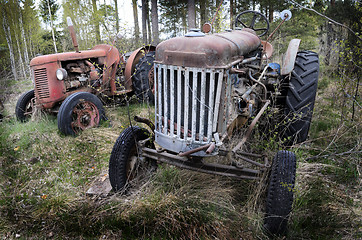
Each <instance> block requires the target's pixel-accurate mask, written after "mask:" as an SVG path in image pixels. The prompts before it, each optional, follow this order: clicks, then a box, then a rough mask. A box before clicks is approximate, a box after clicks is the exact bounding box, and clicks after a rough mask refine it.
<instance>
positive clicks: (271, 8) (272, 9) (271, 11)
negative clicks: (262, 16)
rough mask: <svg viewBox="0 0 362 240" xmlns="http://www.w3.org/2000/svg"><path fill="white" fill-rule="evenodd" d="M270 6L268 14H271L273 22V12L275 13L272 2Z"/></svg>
mask: <svg viewBox="0 0 362 240" xmlns="http://www.w3.org/2000/svg"><path fill="white" fill-rule="evenodd" d="M268 7H269V8H268V10H269V14H268V15H269V22H270V23H272V22H273V19H274V17H273V14H274V7H273V4H272V3H270V4H269V6H268Z"/></svg>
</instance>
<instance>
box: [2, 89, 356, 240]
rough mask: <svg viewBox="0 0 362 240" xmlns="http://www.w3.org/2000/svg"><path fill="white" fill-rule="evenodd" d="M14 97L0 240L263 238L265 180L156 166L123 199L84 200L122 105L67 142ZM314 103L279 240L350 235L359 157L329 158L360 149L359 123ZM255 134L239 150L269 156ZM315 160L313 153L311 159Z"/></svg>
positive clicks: (5, 138) (5, 142) (48, 119)
mask: <svg viewBox="0 0 362 240" xmlns="http://www.w3.org/2000/svg"><path fill="white" fill-rule="evenodd" d="M324 92H328V91H326V90H325V91H324ZM12 94H14V96H15V95H18V94H20V92H19V93H16V92H15V91H14V92H13V93H12ZM323 94H325V93H323ZM7 99H8V100H10V98H7ZM15 103H16V101H15V100H14V98H12V99H11V100H10V101H6V102H5V108H6V112H7V113H8V117H7V119H6V120H5V121H4V122H3V123H0V124H1V125H0V149H1V152H0V162H1V170H0V236H1V237H2V238H10V239H14V238H16V237H17V236H18V235H20V238H24V239H27V238H34V239H38V238H49V237H51V238H54V239H72V238H77V239H79V238H90V239H100V238H101V239H240V238H242V239H266V236H265V235H264V233H263V231H262V225H263V208H264V195H265V186H266V184H265V180H263V181H261V182H256V181H236V180H231V179H228V178H224V177H218V176H212V175H207V174H201V173H196V172H191V171H187V170H180V169H177V168H175V167H172V166H168V165H163V164H161V165H159V168H158V170H157V172H156V173H155V174H153V175H152V176H151V177H150V179H149V180H148V181H146V182H143V183H142V185H140V186H139V187H138V188H137V189H133V190H132V191H131V192H130V193H129V194H127V195H125V196H122V195H119V194H111V195H110V196H107V197H102V196H88V195H86V191H87V190H88V188H89V187H90V185H91V184H92V183H93V182H94V180H95V179H96V178H97V177H98V176H99V175H100V174H101V173H104V172H107V170H108V159H109V156H110V152H111V149H112V147H113V144H114V142H115V140H116V139H117V137H118V135H119V133H120V132H121V131H122V130H123V129H124V128H125V127H127V126H128V125H129V120H128V119H129V117H128V109H127V107H108V108H107V109H106V112H107V116H108V117H109V119H110V122H107V123H105V124H103V125H102V126H101V127H99V128H95V129H89V130H86V131H85V132H83V133H82V134H81V135H79V136H78V137H76V138H73V137H65V136H62V135H61V134H59V132H58V129H57V122H56V118H55V117H54V116H49V115H41V117H37V118H35V119H33V121H30V122H27V123H24V124H22V123H18V122H16V121H15V120H14V117H13V114H12V112H13V110H12V109H13V108H14V106H15ZM316 104H317V105H316V112H315V115H314V122H313V125H312V128H311V135H312V137H313V138H312V139H311V140H310V141H308V142H307V143H305V144H301V145H299V146H294V147H293V151H295V152H296V154H297V156H298V171H297V185H296V194H295V195H296V200H295V203H294V210H293V213H292V216H291V221H290V229H289V230H290V231H289V232H290V233H289V235H288V237H287V239H316V238H319V239H326V238H330V239H336V238H337V239H358V238H361V230H360V228H359V224H360V220H361V218H362V215H361V214H362V213H361V210H360V209H361V208H362V207H361V191H360V189H361V188H360V187H361V178H360V173H361V162H360V157H361V154H347V155H333V154H334V153H340V152H341V151H348V150H350V149H353V150H355V151H357V150H358V149H360V147H361V145H360V144H361V139H360V135H359V136H356V133H360V130H361V128H360V125H359V124H356V123H353V124H350V123H343V124H339V122H338V120H337V122H336V120H335V119H336V116H335V115H336V114H338V111H337V110H333V111H331V109H332V108H333V107H329V106H330V105H329V104H330V101H329V100H328V99H326V98H325V97H322V96H319V97H318V100H317V103H316ZM129 112H130V115H131V116H132V117H133V116H134V115H136V114H137V115H140V116H143V117H150V118H151V119H153V113H152V112H153V109H152V107H151V108H149V107H148V106H142V105H138V104H135V103H133V104H131V105H130V108H129ZM132 117H131V118H132ZM132 124H136V123H135V122H132ZM255 134H256V136H262V135H261V134H262V131H261V132H258V130H257V129H256V131H255ZM258 134H259V135H258ZM254 140H255V142H254V143H255V145H253V144H250V145H248V146H247V147H248V148H253V149H255V150H257V151H262V152H265V153H267V154H268V155H269V156H270V157H272V156H273V154H274V152H275V151H276V150H277V148H278V147H279V146H280V145H279V144H278V142H276V140H275V139H274V140H273V141H274V142H272V141H269V142H268V141H261V142H258V139H257V138H254ZM266 148H267V149H266ZM329 154H331V155H330V156H328V157H323V156H324V155H329ZM314 156H321V157H320V158H312V159H309V158H311V157H314ZM220 161H221V160H220ZM17 234H18V235H17ZM335 236H338V237H335Z"/></svg>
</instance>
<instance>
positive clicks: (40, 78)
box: [34, 68, 50, 99]
mask: <svg viewBox="0 0 362 240" xmlns="http://www.w3.org/2000/svg"><path fill="white" fill-rule="evenodd" d="M34 79H35V88H36V92H37V93H38V95H39V99H43V98H48V97H50V94H49V86H48V77H47V69H46V68H40V69H36V70H34Z"/></svg>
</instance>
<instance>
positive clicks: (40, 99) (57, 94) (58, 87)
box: [32, 62, 66, 108]
mask: <svg viewBox="0 0 362 240" xmlns="http://www.w3.org/2000/svg"><path fill="white" fill-rule="evenodd" d="M59 67H60V66H59V65H58V63H57V62H51V63H48V64H44V65H39V66H34V67H33V68H32V69H33V73H34V84H35V89H34V91H35V99H36V100H35V103H36V106H37V107H40V108H52V107H53V106H54V105H55V103H56V102H57V101H61V100H63V99H64V98H65V95H64V94H65V92H66V90H65V85H64V82H63V81H59V80H58V79H57V77H56V75H55V71H56V70H57V69H58V68H59Z"/></svg>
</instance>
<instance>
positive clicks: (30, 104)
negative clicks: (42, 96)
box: [15, 89, 35, 122]
mask: <svg viewBox="0 0 362 240" xmlns="http://www.w3.org/2000/svg"><path fill="white" fill-rule="evenodd" d="M34 100H35V94H34V89H33V90H30V91H27V92H25V93H23V94H22V95H21V96H20V98H19V100H18V102H17V103H16V107H15V115H16V118H17V119H18V121H20V122H25V121H27V120H28V119H29V118H31V115H32V113H33V111H34Z"/></svg>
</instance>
